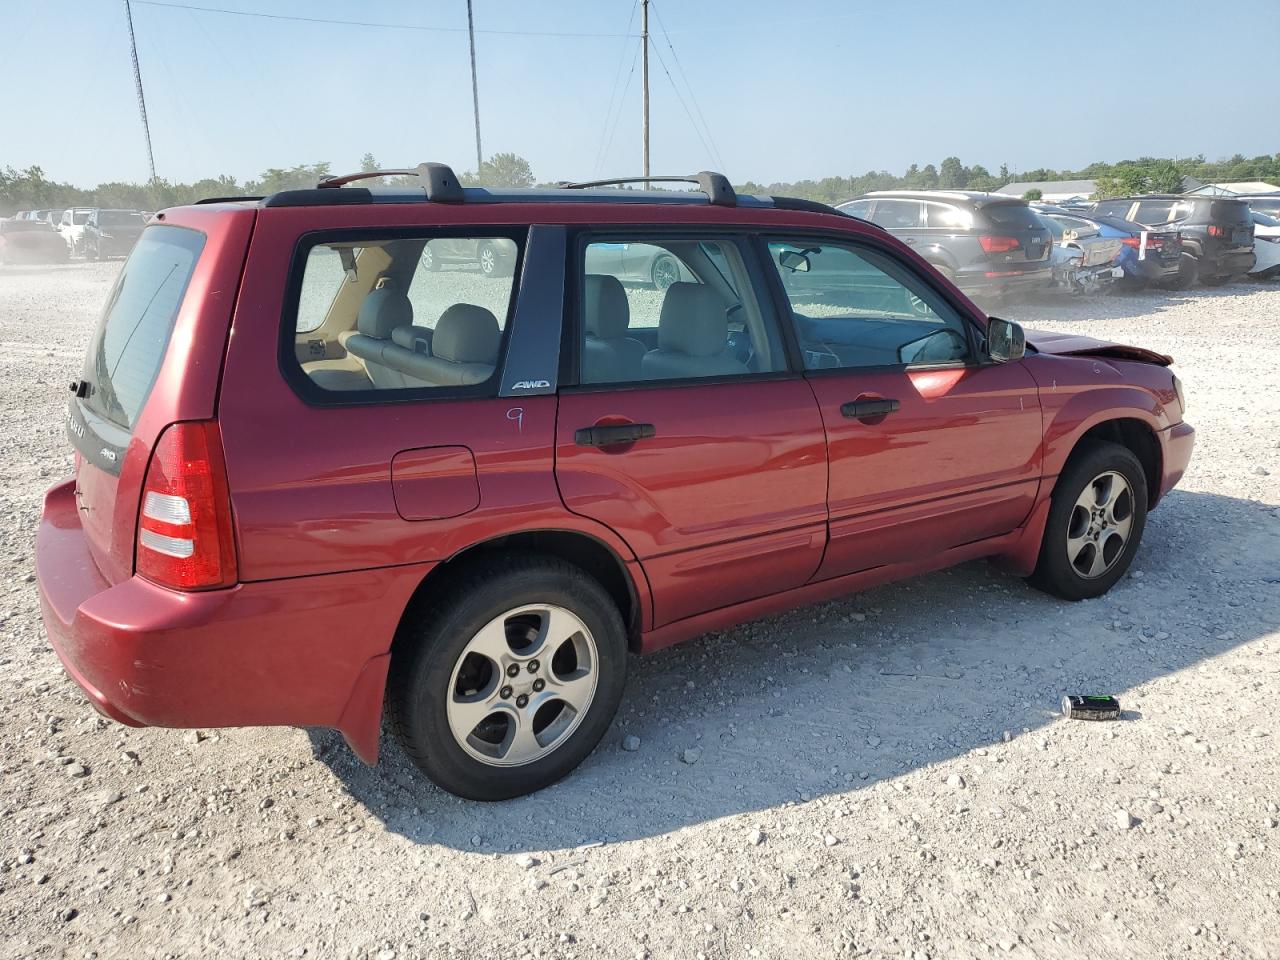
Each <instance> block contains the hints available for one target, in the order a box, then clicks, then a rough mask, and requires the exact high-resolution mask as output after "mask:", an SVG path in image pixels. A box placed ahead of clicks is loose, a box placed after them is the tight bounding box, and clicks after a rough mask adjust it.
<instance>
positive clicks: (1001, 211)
mask: <svg viewBox="0 0 1280 960" xmlns="http://www.w3.org/2000/svg"><path fill="white" fill-rule="evenodd" d="M977 227H978V231H979V236H978V240H979V242H980V243H981V244H982V250H983V252H984V253H985V254H986V255H987V259H988V260H989V261H990V263H991V264H992V265H993V266H992V270H993V271H994V272H1010V273H1017V272H1021V271H1023V270H1026V269H1039V268H1041V267H1046V266H1048V261H1049V254H1050V252H1051V251H1052V249H1053V234H1052V233H1050V232H1049V228H1048V227H1046V226H1045V225H1044V223H1043V222H1042V221H1041V220H1040V218H1039V217H1038V216H1036V213H1035V211H1034V210H1032V209H1031V207H1030V206H1028V205H1027V204H1026V203H1025V202H1023V201H1021V200H1009V201H1002V202H996V203H986V204H983V205H982V206H981V207H980V208H979V220H978V224H977Z"/></svg>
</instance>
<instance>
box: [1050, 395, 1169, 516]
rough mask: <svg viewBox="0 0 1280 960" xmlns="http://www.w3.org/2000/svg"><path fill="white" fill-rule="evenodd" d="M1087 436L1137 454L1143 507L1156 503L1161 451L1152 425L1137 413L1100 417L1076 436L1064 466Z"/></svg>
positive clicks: (1149, 506) (1159, 481) (1159, 478)
mask: <svg viewBox="0 0 1280 960" xmlns="http://www.w3.org/2000/svg"><path fill="white" fill-rule="evenodd" d="M1090 440H1105V441H1108V442H1110V443H1115V444H1119V445H1120V446H1122V447H1125V448H1126V449H1128V450H1129V451H1130V452H1132V453H1133V455H1134V456H1135V457H1137V458H1138V462H1139V463H1141V464H1142V473H1143V476H1144V477H1145V479H1146V481H1147V509H1148V510H1149V509H1151V508H1152V507H1154V506H1155V505H1156V501H1157V500H1159V498H1160V483H1161V477H1162V476H1163V472H1162V471H1163V469H1164V465H1163V454H1162V452H1161V449H1160V440H1159V438H1158V437H1157V436H1156V432H1155V429H1154V428H1153V427H1152V426H1151V425H1150V424H1149V423H1147V422H1146V421H1145V420H1143V419H1140V418H1138V417H1112V418H1108V419H1105V420H1101V421H1099V422H1097V423H1095V424H1093V425H1092V426H1091V427H1089V428H1088V429H1087V430H1085V431H1084V432H1083V433H1081V434H1080V436H1079V437H1077V438H1076V441H1075V443H1074V444H1072V447H1071V452H1070V453H1069V454H1067V459H1066V461H1065V462H1064V464H1063V467H1064V469H1065V466H1066V464H1067V463H1070V462H1071V461H1072V459H1073V458H1075V457H1076V456H1077V455H1078V454H1079V452H1080V450H1081V445H1082V444H1084V443H1086V442H1087V441H1090Z"/></svg>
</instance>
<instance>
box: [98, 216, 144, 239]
mask: <svg viewBox="0 0 1280 960" xmlns="http://www.w3.org/2000/svg"><path fill="white" fill-rule="evenodd" d="M146 225H147V222H146V220H144V219H143V217H142V214H140V213H134V212H132V211H130V210H103V211H102V212H101V213H99V214H98V231H99V232H100V233H101V234H102V239H103V240H110V241H112V242H114V243H115V244H116V245H118V246H121V247H131V246H133V244H134V243H135V242H137V239H138V237H139V236H141V235H142V228H143V227H145V226H146Z"/></svg>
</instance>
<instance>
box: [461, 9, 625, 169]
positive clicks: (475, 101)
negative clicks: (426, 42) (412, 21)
mask: <svg viewBox="0 0 1280 960" xmlns="http://www.w3.org/2000/svg"><path fill="white" fill-rule="evenodd" d="M646 2H647V0H646ZM467 33H468V35H470V38H471V103H472V106H473V108H474V111H475V116H476V180H477V181H478V180H479V179H480V166H481V164H483V163H484V160H483V158H482V155H481V153H480V86H479V84H478V83H477V82H476V23H475V20H474V19H473V18H472V16H471V0H467Z"/></svg>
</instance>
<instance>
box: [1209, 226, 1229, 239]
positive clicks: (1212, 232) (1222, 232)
mask: <svg viewBox="0 0 1280 960" xmlns="http://www.w3.org/2000/svg"><path fill="white" fill-rule="evenodd" d="M1226 235H1227V228H1226V227H1219V226H1218V225H1217V224H1213V223H1211V224H1209V236H1211V237H1225V236H1226Z"/></svg>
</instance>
